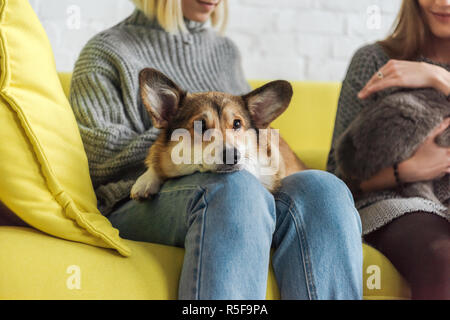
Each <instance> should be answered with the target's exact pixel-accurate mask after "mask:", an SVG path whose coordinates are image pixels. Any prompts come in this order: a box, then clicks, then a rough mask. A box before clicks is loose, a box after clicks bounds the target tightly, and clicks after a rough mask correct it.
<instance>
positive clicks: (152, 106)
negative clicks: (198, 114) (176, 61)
mask: <svg viewBox="0 0 450 320" xmlns="http://www.w3.org/2000/svg"><path fill="white" fill-rule="evenodd" d="M139 86H140V91H141V98H142V102H143V103H144V106H145V108H146V109H147V111H148V112H149V113H150V116H151V117H152V121H153V125H154V126H155V127H156V128H159V129H163V128H167V127H168V125H169V122H170V120H171V119H172V117H173V116H174V115H175V113H176V112H177V110H178V107H179V104H180V101H181V99H182V97H183V96H184V95H185V92H184V91H183V90H181V89H180V88H179V87H178V86H177V85H176V84H175V83H174V82H173V81H172V80H170V79H169V78H167V77H166V76H165V75H164V74H162V73H161V72H159V71H158V70H155V69H152V68H146V69H143V70H142V71H141V72H140V73H139Z"/></svg>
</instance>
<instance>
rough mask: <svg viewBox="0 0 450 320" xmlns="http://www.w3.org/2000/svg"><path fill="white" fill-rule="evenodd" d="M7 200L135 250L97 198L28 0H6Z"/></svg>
mask: <svg viewBox="0 0 450 320" xmlns="http://www.w3.org/2000/svg"><path fill="white" fill-rule="evenodd" d="M0 50H1V52H0V57H1V66H0V69H1V71H0V72H1V74H0V130H1V131H0V132H1V137H2V142H1V143H0V162H1V164H2V165H1V166H0V177H1V179H0V201H1V202H3V203H4V204H5V205H6V206H7V207H8V208H9V209H11V210H12V211H13V212H15V213H16V214H17V215H18V216H19V217H20V218H21V219H22V220H23V221H25V222H26V223H28V224H29V225H31V226H33V227H35V228H37V229H39V230H42V231H44V232H46V233H48V234H51V235H54V236H57V237H60V238H64V239H69V240H74V241H79V242H84V243H88V244H92V245H96V246H101V247H108V248H115V249H117V250H118V251H119V252H120V253H121V254H123V255H129V253H130V251H129V248H128V247H127V246H126V245H125V244H123V243H122V242H121V239H120V238H119V235H118V231H117V230H116V229H114V228H112V226H111V224H110V223H109V221H108V220H107V219H106V218H105V217H103V216H102V215H101V214H100V213H99V211H98V209H97V207H96V205H97V201H96V197H95V193H94V191H93V188H92V183H91V180H90V177H89V169H88V163H87V158H86V154H85V152H84V148H83V144H82V141H81V138H80V134H79V132H78V127H77V123H76V121H75V118H74V116H73V113H72V109H71V107H70V105H69V103H68V101H67V98H66V96H65V95H64V91H63V89H62V87H61V84H60V81H59V79H58V76H57V72H56V69H55V63H54V60H53V54H52V51H51V47H50V44H49V42H48V39H47V36H46V34H45V32H44V29H43V28H42V26H41V24H40V22H39V20H38V18H37V17H36V15H35V13H34V12H33V9H32V8H31V6H30V4H29V3H28V1H27V0H10V1H8V0H0Z"/></svg>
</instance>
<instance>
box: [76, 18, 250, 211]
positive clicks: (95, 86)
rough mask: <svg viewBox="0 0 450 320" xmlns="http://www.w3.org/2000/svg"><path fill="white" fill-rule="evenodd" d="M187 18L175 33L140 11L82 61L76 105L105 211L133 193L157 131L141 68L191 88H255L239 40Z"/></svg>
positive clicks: (97, 41)
mask: <svg viewBox="0 0 450 320" xmlns="http://www.w3.org/2000/svg"><path fill="white" fill-rule="evenodd" d="M185 22H186V25H187V28H188V31H189V32H188V33H183V34H176V35H173V34H169V33H167V32H165V31H164V30H163V29H162V28H161V27H160V26H159V24H158V23H157V22H156V21H153V20H149V19H148V18H147V17H146V16H145V15H144V14H143V13H142V12H141V11H139V10H135V11H134V12H133V14H132V15H131V16H130V17H128V18H127V19H125V20H124V21H122V22H121V23H119V24H118V25H116V26H114V27H112V28H110V29H108V30H106V31H103V32H101V33H100V34H98V35H96V36H95V37H94V38H92V39H91V40H90V41H89V42H88V43H87V44H86V46H85V47H84V48H83V50H82V52H81V54H80V56H79V58H78V60H77V62H76V65H75V69H74V72H73V78H72V83H71V91H70V103H71V105H72V108H73V111H74V113H75V117H76V119H77V122H78V126H79V129H80V133H81V137H82V140H83V143H84V148H85V150H86V153H87V157H88V161H89V170H90V175H91V178H92V182H93V186H94V189H95V192H96V195H97V199H98V207H99V209H100V211H101V212H102V213H103V214H104V215H107V214H109V213H110V212H111V210H112V209H113V207H114V205H115V204H117V203H118V202H120V201H121V200H124V199H128V198H129V193H130V189H131V187H132V185H133V183H134V182H135V180H136V179H137V177H138V176H139V175H140V174H142V173H143V172H144V171H145V167H144V163H143V161H144V159H145V157H146V155H147V153H148V150H149V148H150V146H151V145H152V143H153V142H154V141H155V140H156V138H157V136H158V133H159V130H158V129H156V128H154V127H153V126H152V123H151V119H150V117H149V115H148V113H147V111H146V110H145V108H144V107H143V105H142V102H141V99H140V96H139V85H138V74H139V72H140V71H141V70H142V69H144V68H146V67H153V68H156V69H158V70H160V71H162V72H163V73H164V74H166V75H167V76H168V77H169V78H171V79H172V80H174V81H175V82H176V83H177V84H178V85H179V86H180V87H181V88H183V89H184V90H187V91H189V92H204V91H223V92H228V93H231V94H236V95H240V94H244V93H247V92H248V91H249V90H250V86H249V85H248V83H247V82H246V80H245V77H244V74H243V71H242V68H241V61H240V55H239V51H238V50H237V48H236V46H235V45H234V44H233V42H231V40H230V39H228V38H226V37H223V36H220V35H218V34H217V33H216V32H215V31H213V30H211V29H209V28H206V27H205V25H204V24H202V23H198V22H193V21H188V20H186V21H185Z"/></svg>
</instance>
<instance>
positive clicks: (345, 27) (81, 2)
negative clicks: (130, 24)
mask: <svg viewBox="0 0 450 320" xmlns="http://www.w3.org/2000/svg"><path fill="white" fill-rule="evenodd" d="M228 2H229V4H230V19H229V23H228V31H227V35H228V36H229V37H230V38H232V39H233V40H234V41H235V42H236V44H237V45H238V47H239V48H240V50H241V54H242V58H243V68H244V70H245V72H246V76H247V77H248V78H261V79H272V78H285V79H289V80H316V81H339V80H342V78H343V77H344V75H345V71H346V68H347V66H348V63H349V62H350V59H351V57H352V55H353V53H354V51H355V50H356V49H357V48H359V47H361V46H362V45H364V44H366V43H370V42H374V41H376V40H379V39H382V38H385V37H386V35H387V34H388V31H389V29H390V27H391V25H392V22H393V21H394V19H395V16H396V14H397V11H398V9H399V7H400V4H401V0H229V1H228ZM30 4H31V6H32V7H33V8H34V9H35V11H36V13H37V15H38V17H39V18H40V19H41V22H42V23H43V26H44V28H45V30H46V31H47V33H48V37H49V39H50V42H51V44H52V48H53V51H54V54H55V60H56V66H57V68H58V70H63V71H70V70H72V68H73V64H74V62H75V60H76V58H77V57H78V54H79V52H80V50H81V48H82V47H83V46H84V44H85V43H86V41H87V40H88V39H90V38H91V37H92V36H93V35H95V34H96V33H98V32H99V31H100V30H103V29H106V28H108V27H110V26H112V25H114V24H116V23H117V22H119V21H121V20H122V19H124V18H125V17H127V16H128V15H129V14H130V13H131V11H132V10H133V9H134V6H133V5H132V3H131V2H130V1H129V0H30ZM71 5H76V6H78V7H79V9H80V10H81V11H80V14H81V15H80V17H81V26H80V28H79V29H73V28H69V27H68V25H67V22H68V19H69V18H70V17H69V16H70V14H69V13H68V12H67V8H68V7H69V6H71ZM373 5H376V6H377V8H378V9H379V10H380V14H381V25H380V29H375V30H371V29H369V28H368V27H367V20H368V13H367V8H368V7H369V6H373Z"/></svg>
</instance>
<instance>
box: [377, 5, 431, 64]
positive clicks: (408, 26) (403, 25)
mask: <svg viewBox="0 0 450 320" xmlns="http://www.w3.org/2000/svg"><path fill="white" fill-rule="evenodd" d="M430 37H431V31H430V28H429V26H428V23H427V22H426V20H425V17H424V14H423V13H422V9H421V7H420V5H419V2H418V0H403V2H402V6H401V8H400V12H399V13H398V16H397V18H396V20H395V22H394V26H393V31H392V34H391V35H390V36H388V37H387V38H386V39H385V40H383V41H380V42H379V44H380V45H381V46H382V47H383V48H384V49H385V51H386V52H387V53H388V55H389V56H390V58H392V59H399V60H414V59H415V58H418V57H419V56H420V55H421V54H423V50H424V49H425V48H426V46H427V44H428V41H429V39H430Z"/></svg>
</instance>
